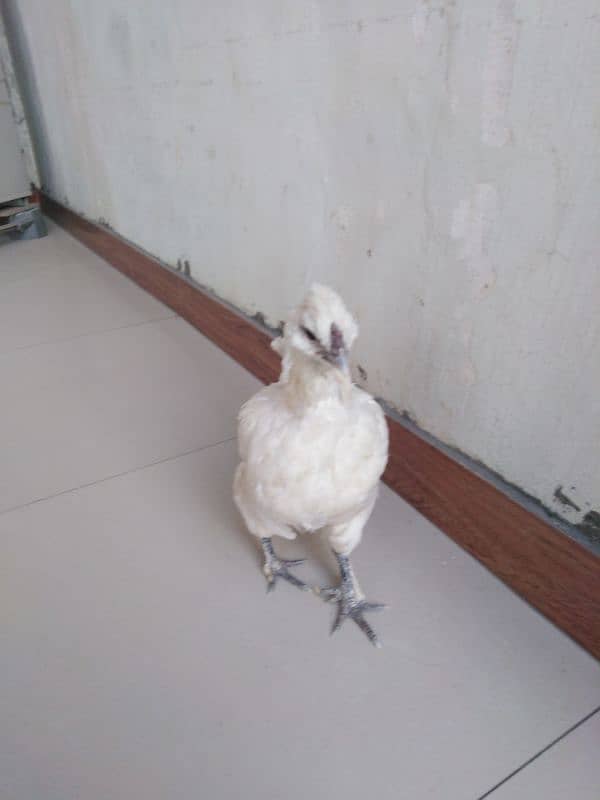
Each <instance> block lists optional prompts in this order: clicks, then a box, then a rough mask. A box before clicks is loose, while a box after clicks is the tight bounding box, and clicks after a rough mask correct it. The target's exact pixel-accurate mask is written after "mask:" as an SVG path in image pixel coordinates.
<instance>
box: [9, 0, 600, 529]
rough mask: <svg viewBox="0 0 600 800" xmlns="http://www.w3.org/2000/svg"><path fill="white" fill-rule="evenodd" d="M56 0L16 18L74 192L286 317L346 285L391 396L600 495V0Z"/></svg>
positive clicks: (251, 305)
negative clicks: (307, 291)
mask: <svg viewBox="0 0 600 800" xmlns="http://www.w3.org/2000/svg"><path fill="white" fill-rule="evenodd" d="M51 5H52V13H49V6H48V4H46V3H44V2H41V0H19V2H18V3H17V2H14V0H12V2H8V3H6V6H7V8H6V11H7V16H8V21H9V27H10V28H11V30H12V32H13V36H14V37H15V42H18V46H19V48H20V52H21V57H22V59H23V66H24V71H25V73H26V79H27V84H28V87H29V95H30V104H32V105H33V106H34V112H33V116H34V119H33V120H32V122H33V127H34V132H35V134H36V137H37V140H38V141H37V143H38V149H39V155H40V158H41V170H42V174H43V181H44V184H45V186H46V188H47V190H48V191H49V192H50V193H51V194H52V195H53V196H54V197H55V198H57V199H58V200H60V201H63V202H66V203H68V204H69V205H71V206H72V207H73V208H75V209H76V210H77V211H79V212H82V213H84V214H85V215H87V216H88V217H91V218H93V219H102V220H105V221H107V222H108V223H110V225H111V226H112V227H114V228H115V229H116V230H117V231H118V232H119V233H121V234H122V235H123V236H125V237H127V238H128V239H131V240H132V241H134V242H136V243H137V244H138V245H140V246H141V247H143V248H145V249H146V250H148V251H150V252H151V253H154V254H155V255H157V256H159V257H160V258H161V259H163V260H164V261H167V262H169V263H171V264H174V263H176V261H177V259H180V258H181V259H188V260H189V262H190V264H191V271H192V275H193V277H194V278H196V279H197V280H198V281H200V282H201V283H202V284H204V285H207V286H209V287H211V288H212V289H214V290H215V291H216V292H217V293H218V294H220V295H221V296H223V297H224V298H226V299H227V300H230V301H231V302H232V303H234V304H236V305H238V306H239V307H241V308H243V309H244V310H246V311H248V312H250V313H254V312H256V311H261V312H263V313H264V314H265V316H266V318H267V320H268V321H270V322H272V323H274V324H276V323H277V322H278V321H279V320H280V319H281V318H282V317H283V316H284V315H285V313H286V309H287V308H288V307H289V306H290V305H292V304H293V303H294V302H296V301H297V300H298V298H299V296H300V295H301V293H302V292H303V290H304V288H305V287H306V286H307V284H308V283H309V282H310V281H311V280H313V279H319V280H321V281H325V282H328V283H330V284H333V285H334V286H336V287H337V288H338V289H339V290H340V291H341V292H342V293H343V295H344V296H345V298H346V299H347V301H348V303H349V304H350V306H351V307H352V308H353V309H354V310H355V312H356V313H357V315H358V318H359V321H360V324H361V328H362V336H361V338H360V340H359V344H358V347H357V352H356V361H357V362H358V363H360V364H361V365H362V367H363V368H364V370H365V371H366V373H367V375H368V377H367V378H366V379H365V380H364V381H363V382H364V384H365V385H366V386H367V387H368V388H369V389H370V390H371V391H372V392H373V393H375V394H377V395H380V396H382V397H384V398H385V399H386V400H387V401H389V402H390V403H392V404H393V405H394V406H396V407H397V408H398V409H400V410H406V411H408V412H409V413H410V414H411V415H412V416H413V417H414V418H415V419H416V420H417V422H418V424H419V425H420V426H422V427H423V428H424V429H425V430H427V431H429V432H430V433H432V434H433V435H435V436H437V437H439V438H440V439H441V440H443V441H444V442H446V443H448V444H451V445H454V446H456V447H458V448H460V449H461V450H462V451H464V452H466V453H467V454H469V455H471V456H473V457H474V458H476V459H479V460H481V461H483V462H484V463H485V464H487V465H488V466H489V467H491V468H492V469H494V470H496V471H498V472H500V473H501V474H502V475H504V476H505V477H506V478H507V479H508V480H509V481H511V482H514V483H516V484H518V485H519V486H520V487H522V488H523V489H525V490H526V491H527V492H529V493H531V494H533V495H534V496H535V497H537V498H539V499H540V500H542V501H543V502H544V503H545V504H546V505H547V506H549V507H550V508H552V509H554V510H556V511H558V512H559V513H561V514H563V515H564V516H565V517H566V518H567V519H569V520H571V521H572V522H579V521H580V520H581V519H582V517H583V515H584V514H585V513H586V512H588V511H589V510H590V509H591V508H592V507H595V508H600V481H599V478H600V475H599V472H600V470H599V458H598V446H599V444H600V322H599V319H600V317H599V315H598V304H599V302H600V265H599V254H600V211H599V203H598V196H599V195H598V191H599V167H600V153H599V142H600V136H599V134H600V105H599V88H598V87H599V81H600V13H598V4H597V2H596V0H589V2H588V0H577V1H575V2H567V1H566V0H562V1H561V2H557V1H556V2H549V1H548V0H523V2H517V1H516V0H499V1H498V0H496V1H494V0H484V1H482V2H477V3H476V2H468V0H454V1H453V0H448V2H443V1H442V0H438V2H424V1H422V0H412V2H398V0H394V1H393V2H392V0H374V1H372V2H365V0H362V1H361V2H358V1H357V0H348V1H347V2H313V3H301V2H298V1H297V0H293V2H292V0H278V2H275V0H256V2H254V3H242V2H239V1H238V2H231V1H230V2H223V0H220V1H219V2H217V0H212V1H211V2H208V1H207V2H198V1H197V0H177V1H176V2H172V3H170V4H165V3H164V2H162V0H161V2H158V1H157V0H151V1H149V0H128V2H127V3H122V2H115V1H114V0H107V1H105V2H103V3H98V2H93V0H72V1H71V2H67V0H54V2H53V3H52V4H51ZM558 486H562V487H563V491H564V492H565V493H566V494H567V495H569V496H570V497H571V498H572V500H573V502H574V503H575V504H576V505H577V506H579V508H580V511H576V510H575V508H572V507H568V506H564V505H563V504H561V503H560V502H559V501H558V500H557V499H556V498H555V496H554V495H555V490H556V488H557V487H558Z"/></svg>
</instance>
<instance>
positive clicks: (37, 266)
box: [0, 222, 174, 354]
mask: <svg viewBox="0 0 600 800" xmlns="http://www.w3.org/2000/svg"><path fill="white" fill-rule="evenodd" d="M48 225H49V235H48V236H46V237H45V238H43V239H34V240H31V241H27V242H20V241H15V242H13V241H10V240H9V239H7V238H6V237H3V236H0V354H1V353H6V352H10V351H12V350H16V349H17V348H22V347H31V346H35V345H37V344H41V343H43V342H50V341H57V340H62V339H69V338H71V337H73V336H81V335H85V334H88V333H97V332H99V331H104V330H108V329H111V328H121V327H124V326H126V325H136V324H139V323H140V322H147V321H149V320H157V319H164V318H166V317H170V316H174V315H173V312H172V311H171V309H169V308H167V307H166V306H164V305H163V304H162V303H159V302H158V301H157V300H155V299H154V298H153V297H151V296H150V295H149V294H146V292H143V291H142V290H141V289H139V288H138V287H137V286H135V284H133V283H132V282H131V281H129V280H128V279H127V278H126V277H125V276H123V275H121V273H120V272H117V270H116V269H114V268H113V267H111V266H110V265H109V264H107V263H106V262H105V261H103V260H102V259H101V258H99V256H97V255H95V254H94V253H92V251H91V250H88V249H87V248H86V247H84V246H83V245H82V244H80V243H79V242H77V241H76V240H75V239H73V238H72V237H71V236H69V234H67V233H66V232H65V231H63V230H62V229H61V228H59V227H57V226H56V225H54V224H53V223H52V222H48Z"/></svg>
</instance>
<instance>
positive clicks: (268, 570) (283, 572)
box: [263, 556, 310, 593]
mask: <svg viewBox="0 0 600 800" xmlns="http://www.w3.org/2000/svg"><path fill="white" fill-rule="evenodd" d="M305 561H306V559H305V558H278V557H277V556H276V557H274V558H270V559H267V560H266V561H265V564H264V566H263V572H264V574H265V577H266V579H267V592H268V593H269V592H272V591H273V589H274V588H275V584H276V583H277V579H278V578H281V579H282V580H284V581H287V582H288V583H291V584H292V586H296V587H297V588H298V589H302V591H304V592H306V591H308V590H309V589H310V586H308V584H306V583H304V581H301V580H300V578H297V577H296V576H295V575H292V573H291V572H290V571H289V567H297V566H298V565H300V564H303V563H304V562H305Z"/></svg>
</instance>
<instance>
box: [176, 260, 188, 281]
mask: <svg viewBox="0 0 600 800" xmlns="http://www.w3.org/2000/svg"><path fill="white" fill-rule="evenodd" d="M175 269H176V270H177V272H182V273H183V274H184V275H185V276H186V277H188V278H191V277H192V270H191V267H190V262H189V261H188V259H187V258H184V259H181V258H178V259H177V264H176V266H175Z"/></svg>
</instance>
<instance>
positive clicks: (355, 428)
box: [235, 371, 387, 555]
mask: <svg viewBox="0 0 600 800" xmlns="http://www.w3.org/2000/svg"><path fill="white" fill-rule="evenodd" d="M304 380H307V381H311V380H313V376H312V375H311V374H310V371H309V372H308V374H307V375H305V376H304ZM317 380H319V377H318V376H317ZM342 381H343V382H344V383H345V384H347V385H340V383H341V382H342ZM320 384H321V385H320V386H319V387H318V394H319V399H315V400H314V402H309V403H307V404H300V405H298V403H297V402H296V401H297V396H293V397H290V386H289V383H287V382H279V383H275V384H273V385H271V386H267V387H266V388H265V389H262V390H261V391H260V392H258V394H256V395H255V396H254V397H253V398H252V399H251V400H250V401H249V402H248V403H246V405H245V406H244V408H243V410H242V412H241V414H240V421H239V448H240V457H241V463H240V465H239V467H238V470H237V473H236V478H235V499H236V502H237V505H238V507H239V509H240V511H241V512H242V515H243V516H244V519H245V522H246V525H247V526H248V530H249V531H250V532H251V533H253V534H254V535H255V536H259V537H260V538H263V537H270V536H274V535H276V536H282V537H283V538H286V539H293V538H295V536H296V533H305V532H313V531H320V530H324V531H325V532H326V534H327V535H328V536H329V538H330V542H331V545H332V547H333V549H334V550H335V551H336V552H339V553H343V554H346V555H349V554H350V553H351V552H352V550H353V549H354V548H355V547H356V545H357V544H358V543H359V541H360V538H361V534H362V528H363V525H364V522H366V520H367V517H368V513H370V511H371V509H372V507H373V504H374V502H375V498H376V495H377V486H378V482H379V478H380V476H381V473H382V471H383V469H384V467H385V462H386V458H387V427H386V423H385V419H384V417H383V413H382V411H381V409H380V407H379V405H378V404H377V403H376V402H375V401H374V400H373V399H372V398H371V397H370V396H369V395H368V394H367V393H366V392H363V391H362V390H361V389H359V388H358V387H356V386H353V385H352V384H351V383H350V379H349V378H348V377H347V376H341V375H340V376H339V379H338V376H335V378H334V379H333V380H331V381H322V382H320ZM314 388H316V387H314Z"/></svg>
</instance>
